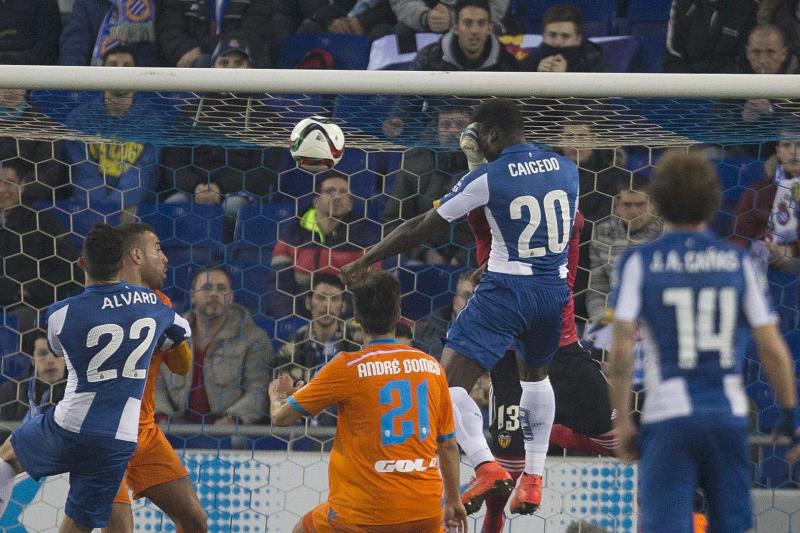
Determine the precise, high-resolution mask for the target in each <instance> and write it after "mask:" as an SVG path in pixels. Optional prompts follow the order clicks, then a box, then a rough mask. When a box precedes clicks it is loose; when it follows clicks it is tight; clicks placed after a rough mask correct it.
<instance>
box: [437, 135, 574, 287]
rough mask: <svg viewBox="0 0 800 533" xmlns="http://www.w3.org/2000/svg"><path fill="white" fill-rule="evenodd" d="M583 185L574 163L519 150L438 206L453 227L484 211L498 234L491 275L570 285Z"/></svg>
mask: <svg viewBox="0 0 800 533" xmlns="http://www.w3.org/2000/svg"><path fill="white" fill-rule="evenodd" d="M578 183H579V178H578V167H576V166H575V163H573V162H572V161H571V160H569V159H567V158H566V157H564V156H562V155H559V154H556V153H554V152H547V151H543V150H542V149H541V148H540V147H538V146H536V145H533V144H517V145H513V146H509V147H507V148H506V149H505V150H503V152H502V153H501V154H500V156H499V157H498V158H497V159H495V160H494V161H492V162H491V163H487V164H485V165H482V166H480V167H479V168H477V169H476V170H474V171H472V172H470V173H469V174H467V175H466V176H464V177H463V178H461V180H460V181H459V182H458V183H456V185H455V186H454V187H453V189H452V191H450V192H449V193H448V194H447V195H445V196H444V197H443V198H442V199H441V200H439V201H437V202H435V204H434V205H435V206H436V209H437V212H438V213H439V215H440V216H441V217H442V218H444V219H445V220H447V221H448V222H452V221H454V220H457V219H459V218H461V217H463V216H465V215H466V214H467V213H469V212H470V211H472V210H473V209H478V208H482V209H483V210H484V214H485V215H486V221H487V222H488V223H489V228H490V229H491V234H492V246H491V251H490V253H489V264H488V270H489V272H497V273H501V274H514V275H522V276H530V275H534V276H541V275H547V276H551V275H556V276H558V277H560V278H562V279H566V277H567V244H568V243H569V239H570V235H571V234H572V224H573V221H574V220H575V210H576V208H577V201H578Z"/></svg>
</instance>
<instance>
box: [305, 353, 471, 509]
mask: <svg viewBox="0 0 800 533" xmlns="http://www.w3.org/2000/svg"><path fill="white" fill-rule="evenodd" d="M289 402H290V403H291V405H292V406H293V407H295V408H296V409H297V410H298V411H300V412H302V413H304V414H316V413H318V412H320V411H322V410H323V409H324V408H325V407H327V406H329V405H331V404H336V407H337V410H338V417H339V418H338V422H337V424H336V440H335V442H334V446H333V451H332V452H331V457H330V467H329V485H330V487H329V488H330V496H329V498H328V501H329V503H330V506H331V508H332V509H333V510H334V511H335V513H336V515H337V516H339V517H340V518H341V520H342V521H344V522H347V523H350V524H358V525H378V524H393V523H399V522H407V521H414V520H421V519H426V518H433V517H437V516H440V515H441V512H442V478H441V476H440V474H439V468H438V465H439V460H438V443H439V442H441V441H444V440H448V439H452V438H454V437H455V433H454V426H453V412H452V407H451V404H450V392H449V390H448V387H447V379H446V378H445V375H444V370H443V369H442V367H441V365H440V364H439V363H438V361H436V359H434V358H433V357H431V356H430V355H428V354H426V353H424V352H421V351H419V350H416V349H414V348H411V347H409V346H406V345H403V344H399V343H397V342H396V341H392V340H381V341H377V342H373V343H370V344H368V345H367V346H366V347H365V348H364V349H363V350H361V351H358V352H342V353H340V354H339V355H337V356H336V357H335V358H333V359H332V360H331V361H330V362H329V363H328V364H326V365H325V366H323V367H322V369H321V370H320V371H319V373H318V374H317V375H316V376H315V377H314V379H312V380H311V381H310V382H309V384H308V385H306V386H305V387H303V388H302V389H300V390H299V391H297V392H296V393H295V394H294V395H292V396H291V397H290V398H289Z"/></svg>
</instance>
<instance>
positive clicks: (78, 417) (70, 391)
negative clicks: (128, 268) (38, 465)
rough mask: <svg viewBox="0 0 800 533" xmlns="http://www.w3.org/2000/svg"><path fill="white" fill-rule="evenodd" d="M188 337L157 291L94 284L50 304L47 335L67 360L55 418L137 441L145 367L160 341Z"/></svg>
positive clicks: (72, 427) (67, 425)
mask: <svg viewBox="0 0 800 533" xmlns="http://www.w3.org/2000/svg"><path fill="white" fill-rule="evenodd" d="M162 336H163V337H164V338H165V340H164V344H163V345H162V346H161V347H163V348H169V347H170V346H171V345H172V344H176V343H178V342H181V341H183V340H185V339H189V338H190V337H191V328H190V327H189V324H188V322H186V320H185V319H183V318H182V317H181V316H180V315H178V314H177V313H175V311H174V310H172V309H171V308H169V307H167V306H166V305H164V303H162V302H161V300H160V299H159V298H158V297H157V296H156V294H155V293H154V292H153V291H151V290H149V289H145V288H143V287H139V286H136V285H130V284H125V283H114V284H108V285H94V286H91V287H88V288H86V290H85V291H84V292H83V293H82V294H80V295H78V296H73V297H72V298H67V299H65V300H62V301H60V302H56V303H55V304H53V305H52V306H51V307H50V310H49V313H48V320H47V340H48V342H49V343H50V347H51V349H52V351H53V353H54V354H55V355H56V356H59V357H64V359H65V362H66V365H67V371H68V374H67V386H66V389H65V391H64V398H63V399H62V400H61V401H60V402H59V403H58V405H57V406H56V407H55V411H54V418H55V421H56V423H57V424H58V425H59V426H61V427H62V428H63V429H66V430H67V431H72V432H74V433H80V434H81V435H82V436H97V437H110V438H114V439H118V440H121V441H126V442H137V440H138V429H139V411H140V408H141V398H142V393H143V392H144V386H145V378H146V377H147V368H148V366H149V365H150V359H151V358H152V356H153V351H154V350H155V348H156V347H157V345H158V343H159V342H160V341H161V340H162Z"/></svg>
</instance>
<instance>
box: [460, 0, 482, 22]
mask: <svg viewBox="0 0 800 533" xmlns="http://www.w3.org/2000/svg"><path fill="white" fill-rule="evenodd" d="M468 7H477V8H480V9H483V10H484V11H486V12H487V13H488V14H489V20H492V8H491V6H490V5H489V0H458V1H457V2H456V6H455V8H454V9H453V11H455V14H456V22H458V19H459V17H460V16H461V10H462V9H465V8H468Z"/></svg>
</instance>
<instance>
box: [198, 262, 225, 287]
mask: <svg viewBox="0 0 800 533" xmlns="http://www.w3.org/2000/svg"><path fill="white" fill-rule="evenodd" d="M212 272H222V273H223V274H224V275H225V277H226V278H228V285H231V286H233V278H232V277H231V273H230V272H229V271H228V269H227V268H225V266H224V265H206V266H201V267H199V268H198V269H197V270H195V271H194V275H193V276H192V289H194V284H195V283H197V278H199V277H200V276H208V275H209V274H211V273H212Z"/></svg>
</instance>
